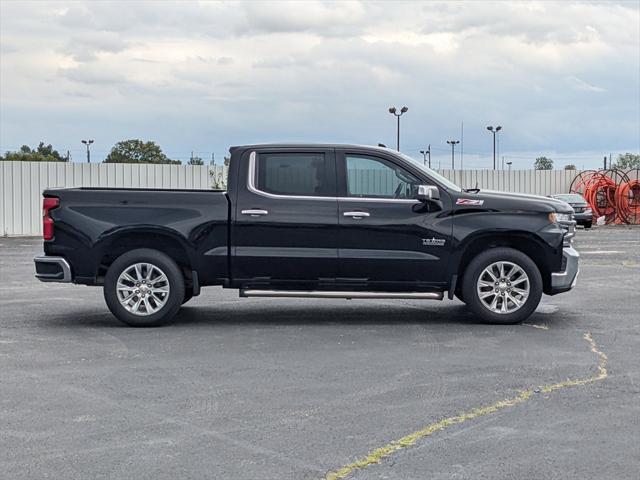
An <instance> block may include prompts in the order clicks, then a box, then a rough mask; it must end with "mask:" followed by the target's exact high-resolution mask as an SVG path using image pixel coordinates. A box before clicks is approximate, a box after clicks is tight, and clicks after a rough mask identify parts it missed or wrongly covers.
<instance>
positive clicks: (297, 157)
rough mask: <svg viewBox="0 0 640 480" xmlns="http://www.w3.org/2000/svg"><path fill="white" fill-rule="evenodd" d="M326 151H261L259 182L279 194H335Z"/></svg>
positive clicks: (264, 190)
mask: <svg viewBox="0 0 640 480" xmlns="http://www.w3.org/2000/svg"><path fill="white" fill-rule="evenodd" d="M329 167H330V165H329V159H327V158H326V156H325V154H324V153H261V154H259V155H258V167H257V179H256V186H257V188H258V189H259V190H262V191H263V192H267V193H273V194H276V195H303V196H314V197H317V196H335V188H334V187H333V184H334V183H335V182H332V179H331V174H330V172H331V169H330V168H329Z"/></svg>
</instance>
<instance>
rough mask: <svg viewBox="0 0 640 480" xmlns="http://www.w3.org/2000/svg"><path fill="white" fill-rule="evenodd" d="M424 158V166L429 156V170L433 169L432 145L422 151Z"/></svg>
mask: <svg viewBox="0 0 640 480" xmlns="http://www.w3.org/2000/svg"><path fill="white" fill-rule="evenodd" d="M420 153H421V154H422V157H423V159H424V164H425V165H426V164H427V155H428V156H429V168H431V144H429V145H428V146H427V149H426V150H420Z"/></svg>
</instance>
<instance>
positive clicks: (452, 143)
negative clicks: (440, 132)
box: [447, 140, 460, 170]
mask: <svg viewBox="0 0 640 480" xmlns="http://www.w3.org/2000/svg"><path fill="white" fill-rule="evenodd" d="M447 143H448V144H449V145H451V170H455V169H456V164H455V153H454V152H455V148H456V145H457V144H458V143H460V140H447Z"/></svg>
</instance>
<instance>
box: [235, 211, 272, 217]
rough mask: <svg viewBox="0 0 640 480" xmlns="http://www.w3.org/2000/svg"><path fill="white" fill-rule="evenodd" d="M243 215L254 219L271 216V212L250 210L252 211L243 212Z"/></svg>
mask: <svg viewBox="0 0 640 480" xmlns="http://www.w3.org/2000/svg"><path fill="white" fill-rule="evenodd" d="M240 213H242V215H251V216H252V217H261V216H263V215H269V212H267V211H266V210H258V209H250V210H242V212H240Z"/></svg>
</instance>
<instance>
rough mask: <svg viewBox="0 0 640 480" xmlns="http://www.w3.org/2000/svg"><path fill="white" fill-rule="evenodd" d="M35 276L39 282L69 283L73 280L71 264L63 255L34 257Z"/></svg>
mask: <svg viewBox="0 0 640 480" xmlns="http://www.w3.org/2000/svg"><path fill="white" fill-rule="evenodd" d="M33 261H34V263H35V264H36V278H37V279H38V280H40V281H41V282H63V283H69V282H71V281H72V280H73V276H72V275H71V266H70V265H69V262H67V261H66V260H65V259H64V258H63V257H47V256H44V257H35V258H34V259H33Z"/></svg>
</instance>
